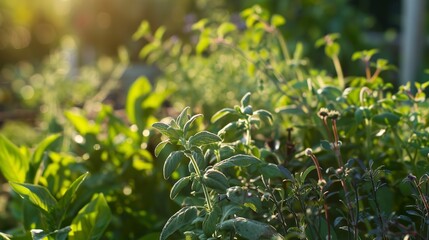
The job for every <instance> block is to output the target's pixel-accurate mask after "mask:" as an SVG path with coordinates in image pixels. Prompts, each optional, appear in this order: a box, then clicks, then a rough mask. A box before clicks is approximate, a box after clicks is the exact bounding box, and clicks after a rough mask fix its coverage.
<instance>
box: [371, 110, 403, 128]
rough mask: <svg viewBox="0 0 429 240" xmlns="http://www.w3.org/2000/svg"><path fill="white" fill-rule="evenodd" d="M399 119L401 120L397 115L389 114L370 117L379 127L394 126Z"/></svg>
mask: <svg viewBox="0 0 429 240" xmlns="http://www.w3.org/2000/svg"><path fill="white" fill-rule="evenodd" d="M400 119H401V118H400V117H399V116H398V115H396V114H394V113H391V112H385V113H380V114H377V115H375V116H374V117H372V120H373V121H374V122H375V123H378V124H381V125H390V126H394V125H396V124H397V123H398V122H399V120H400Z"/></svg>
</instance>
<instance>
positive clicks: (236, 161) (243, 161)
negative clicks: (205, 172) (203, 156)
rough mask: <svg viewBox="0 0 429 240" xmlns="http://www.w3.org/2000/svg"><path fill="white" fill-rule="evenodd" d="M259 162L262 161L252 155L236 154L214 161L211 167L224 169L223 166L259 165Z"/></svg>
mask: <svg viewBox="0 0 429 240" xmlns="http://www.w3.org/2000/svg"><path fill="white" fill-rule="evenodd" d="M261 163H262V162H261V160H259V159H257V158H256V157H254V156H250V155H243V154H238V155H235V156H232V157H230V158H227V159H225V160H222V161H220V162H218V163H216V164H215V165H214V166H213V168H215V169H224V168H230V167H235V166H237V167H248V166H250V165H259V164H261Z"/></svg>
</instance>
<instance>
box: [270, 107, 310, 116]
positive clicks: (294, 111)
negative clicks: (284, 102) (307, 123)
mask: <svg viewBox="0 0 429 240" xmlns="http://www.w3.org/2000/svg"><path fill="white" fill-rule="evenodd" d="M276 112H277V113H284V114H290V115H303V114H305V112H304V111H303V110H302V108H301V107H299V106H293V105H290V106H286V107H280V108H277V109H276Z"/></svg>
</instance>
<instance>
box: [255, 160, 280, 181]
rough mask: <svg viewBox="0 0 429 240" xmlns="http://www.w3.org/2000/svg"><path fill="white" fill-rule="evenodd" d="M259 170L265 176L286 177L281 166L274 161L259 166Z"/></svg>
mask: <svg viewBox="0 0 429 240" xmlns="http://www.w3.org/2000/svg"><path fill="white" fill-rule="evenodd" d="M259 171H260V172H261V174H262V175H263V176H264V177H265V178H284V177H285V175H284V174H283V173H282V171H281V170H280V168H279V167H278V166H277V165H275V164H272V163H268V164H266V165H263V166H262V167H260V168H259Z"/></svg>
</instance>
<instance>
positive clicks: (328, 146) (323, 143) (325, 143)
mask: <svg viewBox="0 0 429 240" xmlns="http://www.w3.org/2000/svg"><path fill="white" fill-rule="evenodd" d="M320 146H322V148H323V149H325V150H326V151H331V150H332V147H331V143H330V142H329V141H327V140H321V141H320Z"/></svg>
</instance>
